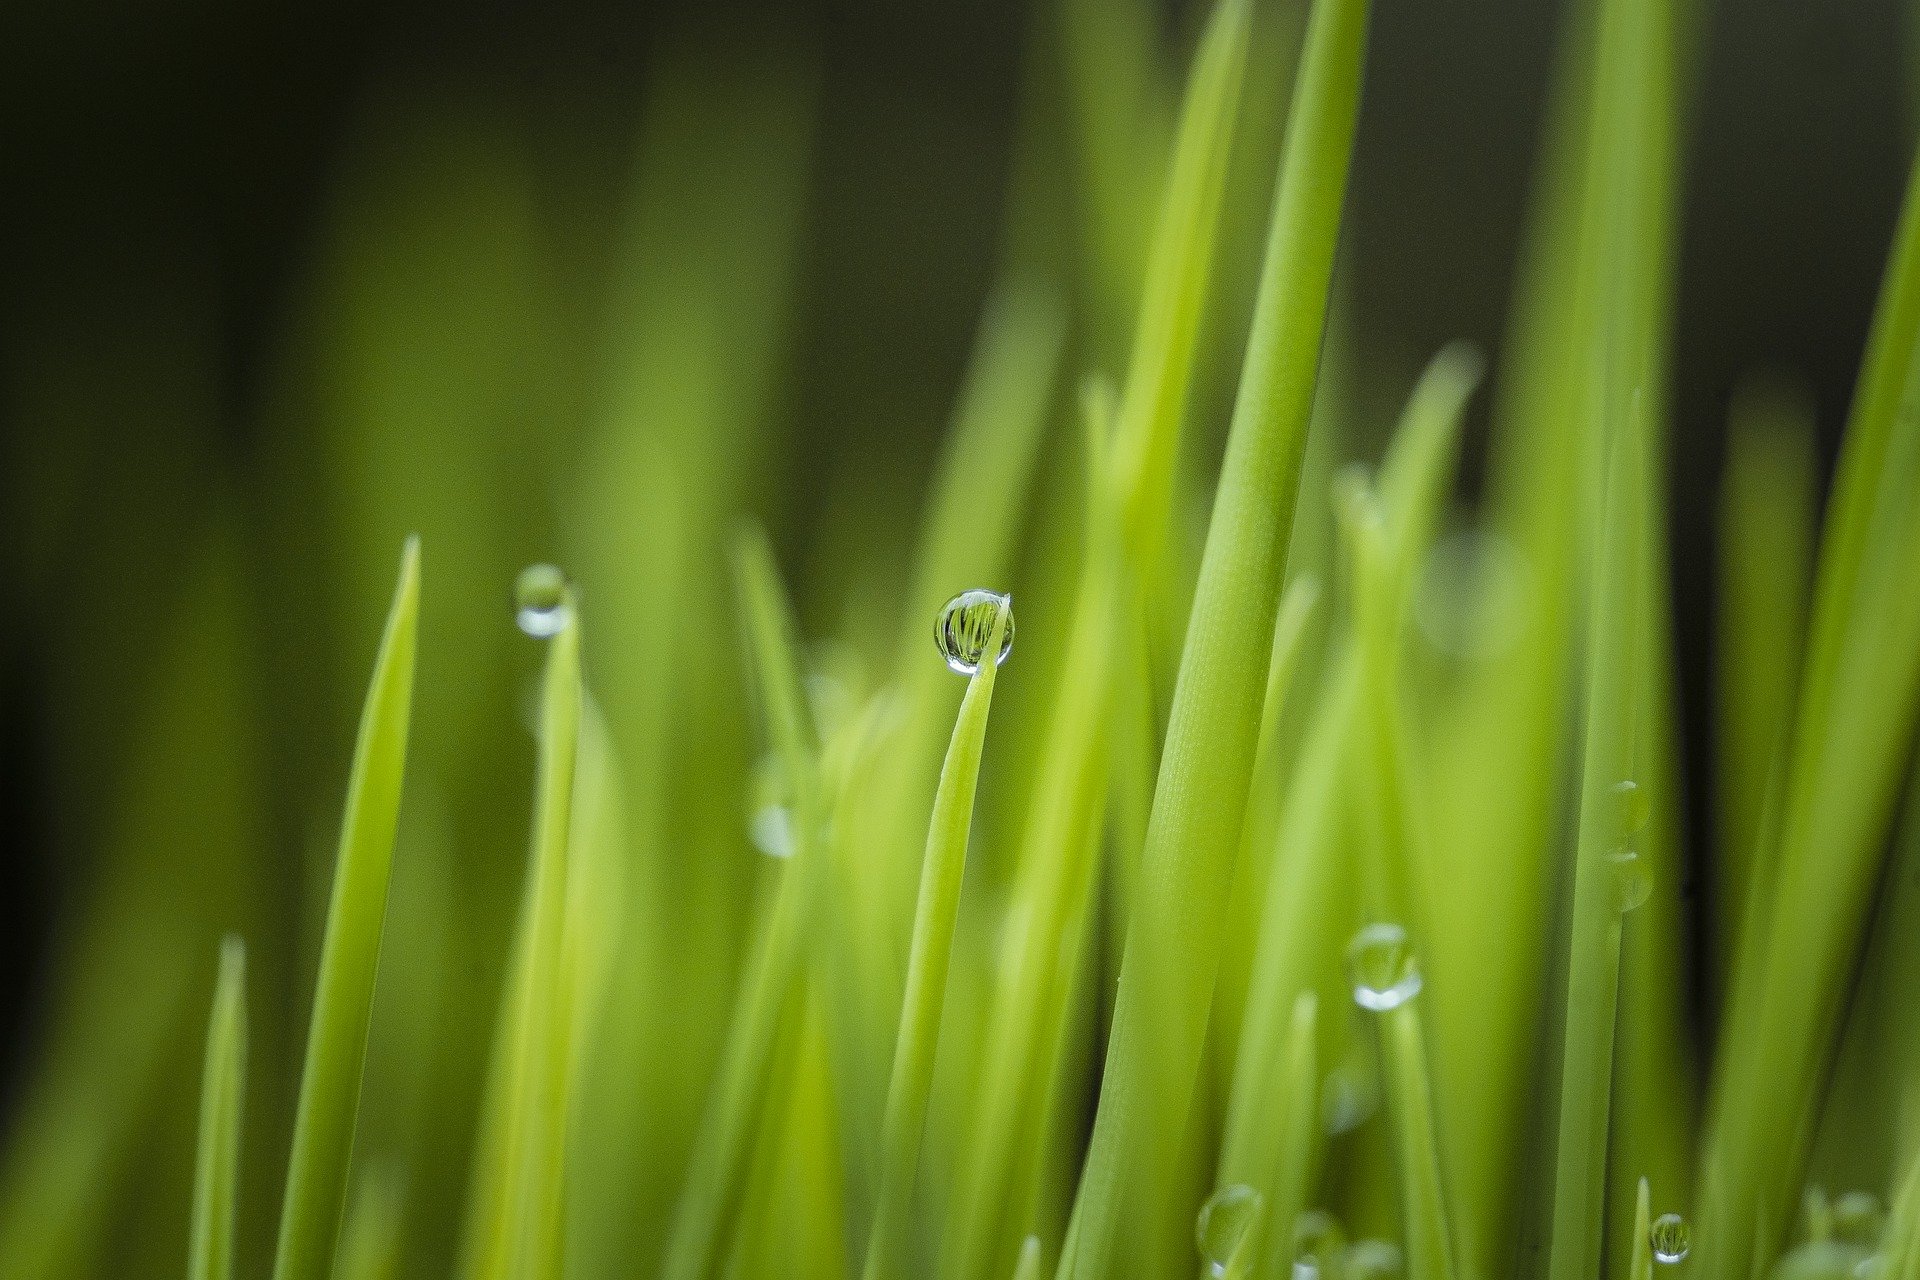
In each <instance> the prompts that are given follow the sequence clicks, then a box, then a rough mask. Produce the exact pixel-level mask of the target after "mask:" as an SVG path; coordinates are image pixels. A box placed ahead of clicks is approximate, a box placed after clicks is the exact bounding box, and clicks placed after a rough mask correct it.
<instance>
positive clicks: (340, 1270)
mask: <svg viewBox="0 0 1920 1280" xmlns="http://www.w3.org/2000/svg"><path fill="white" fill-rule="evenodd" d="M402 1200H403V1197H402V1194H401V1184H400V1179H399V1176H398V1175H397V1173H396V1172H395V1170H394V1168H393V1167H392V1166H391V1165H377V1166H375V1167H373V1168H371V1169H369V1170H368V1171H367V1172H366V1173H365V1174H363V1175H362V1176H361V1178H360V1182H359V1185H358V1186H357V1187H356V1188H355V1189H354V1193H353V1201H352V1203H351V1204H350V1205H348V1207H347V1220H346V1224H345V1225H344V1226H343V1227H342V1228H341V1231H340V1251H339V1252H338V1253H337V1254H335V1255H334V1260H333V1280H395V1277H397V1276H398V1275H399V1274H400V1227H401V1209H402Z"/></svg>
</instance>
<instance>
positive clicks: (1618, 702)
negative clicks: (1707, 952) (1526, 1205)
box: [1549, 396, 1646, 1280]
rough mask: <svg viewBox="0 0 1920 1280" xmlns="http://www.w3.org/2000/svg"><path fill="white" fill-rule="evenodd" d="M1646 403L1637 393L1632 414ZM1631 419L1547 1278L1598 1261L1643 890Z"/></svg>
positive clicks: (1590, 678) (1593, 664) (1578, 873)
mask: <svg viewBox="0 0 1920 1280" xmlns="http://www.w3.org/2000/svg"><path fill="white" fill-rule="evenodd" d="M1643 403H1644V402H1643V400H1642V398H1641V397H1638V396H1636V397H1635V404H1636V413H1635V414H1634V418H1635V419H1636V420H1637V419H1638V418H1639V413H1638V411H1637V410H1638V408H1639V407H1640V406H1642V405H1643ZM1636 429H1637V424H1630V423H1623V424H1622V425H1621V428H1620V429H1618V430H1616V431H1614V432H1612V433H1611V435H1612V440H1611V445H1610V448H1609V459H1608V463H1609V465H1608V475H1607V480H1606V491H1605V500H1604V504H1603V515H1602V520H1601V525H1600V530H1599V538H1598V543H1597V561H1596V565H1595V571H1594V577H1593V595H1592V602H1591V604H1590V605H1589V610H1588V623H1589V633H1588V641H1587V645H1588V671H1587V689H1586V698H1585V701H1586V721H1587V732H1586V747H1585V756H1584V763H1583V765H1582V779H1581V788H1580V832H1579V840H1578V847H1577V848H1576V850H1575V854H1574V868H1573V905H1572V909H1571V911H1572V914H1571V925H1570V932H1571V936H1570V938H1569V942H1568V961H1567V1005H1566V1031H1565V1035H1564V1039H1563V1043H1562V1048H1561V1054H1562V1056H1561V1069H1560V1103H1559V1121H1558V1126H1557V1129H1556V1134H1557V1138H1556V1143H1555V1150H1554V1181H1553V1209H1552V1226H1551V1236H1550V1241H1549V1275H1550V1276H1551V1277H1552V1278H1553V1280H1572V1278H1573V1277H1577V1276H1589V1275H1592V1274H1594V1272H1595V1269H1596V1268H1597V1267H1598V1266H1599V1265H1600V1255H1601V1250H1600V1244H1601V1241H1600V1239H1599V1233H1600V1223H1601V1211H1602V1206H1603V1201H1604V1197H1605V1168H1606V1157H1607V1135H1608V1112H1609V1104H1610V1102H1611V1098H1612V1078H1613V1042H1614V1019H1615V1008H1616V1002H1617V999H1618V994H1619V981H1620V938H1621V927H1622V918H1623V914H1624V912H1626V911H1628V910H1630V909H1631V908H1632V907H1634V906H1637V905H1638V900H1639V899H1641V898H1644V897H1645V888H1646V881H1645V879H1644V877H1645V874H1646V873H1645V870H1644V868H1642V867H1641V866H1639V865H1637V863H1638V854H1637V852H1636V851H1635V848H1634V845H1633V842H1634V841H1635V840H1636V839H1637V837H1638V833H1639V827H1640V826H1642V825H1644V821H1645V818H1644V800H1643V797H1642V796H1641V793H1640V792H1639V789H1638V787H1639V783H1638V780H1636V779H1635V778H1633V776H1632V769H1633V761H1634V746H1633V736H1634V724H1633V708H1634V705H1635V702H1636V700H1637V699H1636V695H1635V681H1636V680H1637V679H1638V678H1639V673H1637V672H1636V671H1635V670H1634V666H1635V658H1636V654H1637V651H1638V648H1639V642H1638V639H1637V633H1638V628H1639V626H1640V624H1641V619H1640V617H1639V613H1640V604H1641V592H1640V590H1639V586H1638V583H1637V580H1636V575H1637V573H1638V572H1640V566H1641V563H1642V561H1641V558H1640V554H1639V552H1640V549H1639V547H1638V545H1637V541H1638V531H1639V528H1640V524H1641V522H1640V519H1639V515H1638V513H1637V512H1636V511H1635V510H1634V507H1635V506H1636V505H1637V504H1638V502H1639V500H1640V498H1641V496H1642V495H1643V493H1644V489H1643V488H1642V486H1641V484H1640V482H1639V477H1638V475H1637V474H1636V473H1637V471H1638V469H1639V466H1640V462H1641V455H1640V451H1639V450H1638V449H1637V448H1635V447H1634V445H1633V444H1632V442H1631V440H1630V436H1629V432H1630V431H1633V430H1636Z"/></svg>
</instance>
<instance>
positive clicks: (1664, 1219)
mask: <svg viewBox="0 0 1920 1280" xmlns="http://www.w3.org/2000/svg"><path fill="white" fill-rule="evenodd" d="M1647 1243H1648V1244H1650V1245H1652V1246H1653V1260H1654V1261H1655V1262H1658V1263H1663V1264H1665V1265H1667V1266H1672V1265H1673V1264H1674V1263H1676V1262H1680V1261H1682V1260H1683V1259H1685V1258H1686V1256H1687V1250H1688V1249H1689V1248H1690V1247H1691V1246H1692V1242H1691V1240H1690V1238H1689V1232H1688V1231H1687V1220H1686V1219H1685V1218H1683V1217H1681V1216H1680V1215H1679V1214H1677V1213H1663V1214H1661V1215H1660V1216H1659V1217H1657V1218H1655V1219H1654V1220H1653V1225H1652V1226H1651V1227H1649V1228H1648V1229H1647Z"/></svg>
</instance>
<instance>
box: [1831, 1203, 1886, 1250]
mask: <svg viewBox="0 0 1920 1280" xmlns="http://www.w3.org/2000/svg"><path fill="white" fill-rule="evenodd" d="M1886 1221H1887V1215H1886V1212H1885V1210H1883V1209H1882V1208H1881V1207H1880V1197H1879V1196H1876V1195H1874V1194H1873V1192H1871V1191H1849V1192H1847V1193H1846V1194H1845V1195H1843V1196H1841V1197H1840V1198H1839V1199H1838V1200H1835V1201H1834V1202H1833V1234H1834V1237H1835V1238H1836V1239H1839V1240H1842V1241H1844V1242H1846V1243H1847V1244H1857V1245H1864V1246H1866V1247H1867V1248H1869V1249H1871V1248H1873V1247H1874V1246H1875V1245H1878V1244H1879V1243H1880V1234H1881V1232H1882V1231H1883V1230H1884V1229H1885V1227H1886Z"/></svg>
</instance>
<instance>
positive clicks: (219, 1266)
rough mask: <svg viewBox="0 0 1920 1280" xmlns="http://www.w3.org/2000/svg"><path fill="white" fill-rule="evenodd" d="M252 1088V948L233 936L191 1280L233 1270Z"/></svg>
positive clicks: (213, 1047) (203, 1080) (211, 1083)
mask: <svg viewBox="0 0 1920 1280" xmlns="http://www.w3.org/2000/svg"><path fill="white" fill-rule="evenodd" d="M246 1087H247V947H246V944H245V943H244V942H242V941H241V940H240V939H239V938H237V937H234V936H231V935H229V936H228V937H227V938H226V939H225V940H224V941H223V942H222V943H221V944H220V976H219V979H218V980H217V982H216V984H215V986H214V989H213V1013H212V1016H211V1017H210V1018H209V1019H208V1021H207V1055H206V1065H205V1066H204V1068H203V1069H202V1073H201V1077H200V1149H199V1152H198V1154H197V1156H196V1158H195V1160H194V1175H193V1227H192V1234H191V1236H190V1237H189V1243H188V1253H187V1280H228V1277H230V1276H232V1275H233V1219H234V1208H235V1204H236V1201H237V1199H238V1192H239V1182H240V1127H241V1116H242V1114H243V1113H244V1111H245V1103H246Z"/></svg>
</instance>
